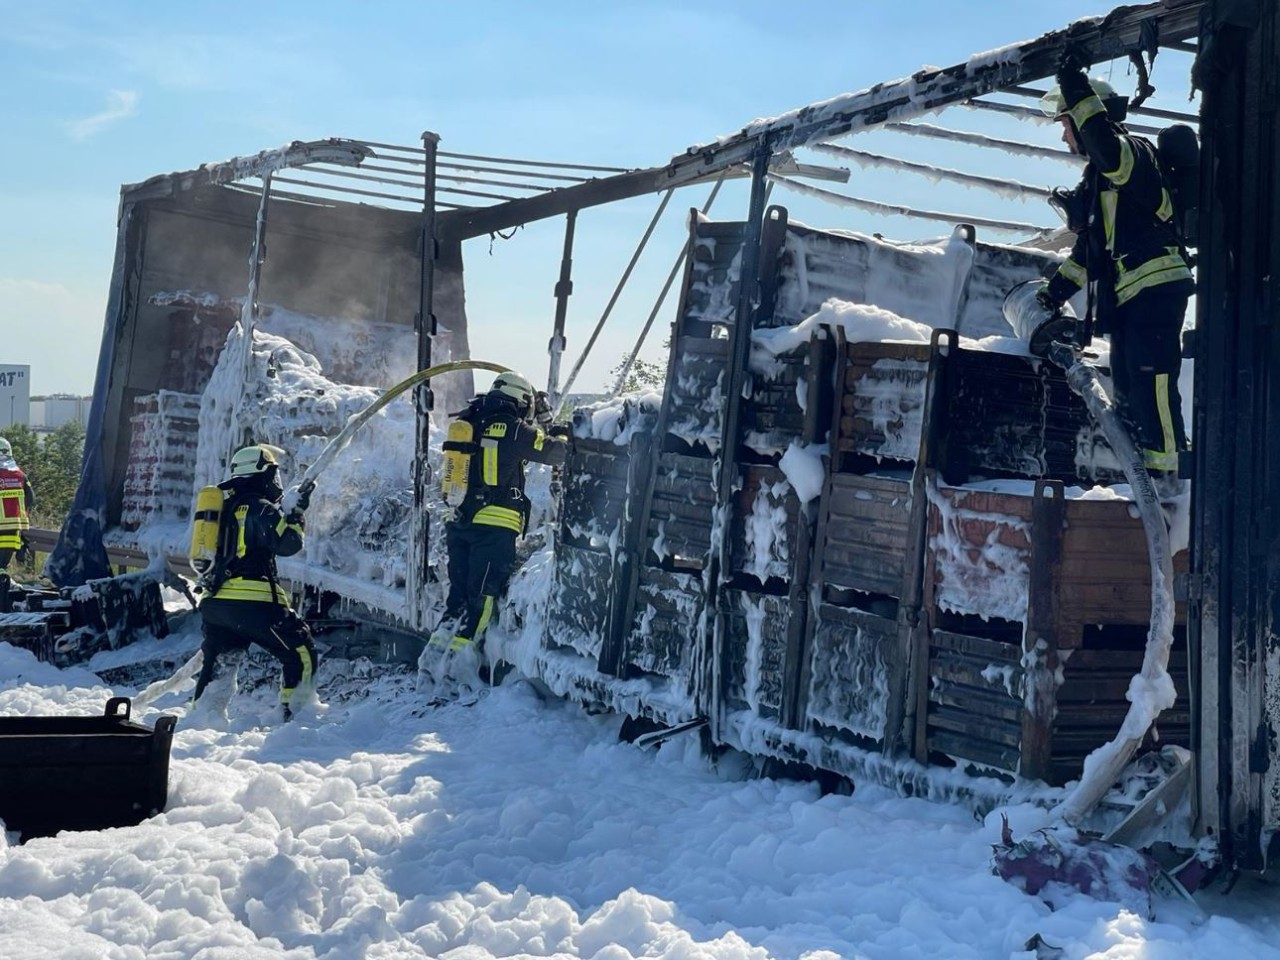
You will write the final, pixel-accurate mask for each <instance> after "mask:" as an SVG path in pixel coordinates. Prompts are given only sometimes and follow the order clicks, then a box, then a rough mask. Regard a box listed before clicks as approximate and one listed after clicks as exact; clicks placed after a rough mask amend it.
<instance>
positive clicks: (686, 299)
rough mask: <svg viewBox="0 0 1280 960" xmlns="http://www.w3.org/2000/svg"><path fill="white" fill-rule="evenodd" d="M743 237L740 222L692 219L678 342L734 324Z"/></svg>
mask: <svg viewBox="0 0 1280 960" xmlns="http://www.w3.org/2000/svg"><path fill="white" fill-rule="evenodd" d="M745 235H746V224H745V223H743V222H741V221H732V222H717V221H714V220H707V219H706V218H704V217H697V218H696V219H695V221H694V223H693V225H692V236H691V239H690V242H691V244H692V257H691V260H690V264H689V267H688V271H687V273H686V276H685V288H684V292H683V297H682V307H681V311H680V316H679V318H678V321H677V325H678V328H679V329H678V331H677V339H682V338H683V337H682V335H683V334H685V333H693V334H699V335H701V336H704V337H705V336H710V335H712V333H714V332H715V328H716V327H723V326H726V325H729V326H731V325H732V324H733V321H734V316H735V313H736V311H737V306H738V274H739V269H738V266H739V263H740V262H741V256H742V247H743V241H744V237H745Z"/></svg>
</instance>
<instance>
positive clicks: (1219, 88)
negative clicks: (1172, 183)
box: [1190, 0, 1280, 869]
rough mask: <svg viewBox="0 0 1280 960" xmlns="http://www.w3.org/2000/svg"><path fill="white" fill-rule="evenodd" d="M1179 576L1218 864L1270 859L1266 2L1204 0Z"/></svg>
mask: <svg viewBox="0 0 1280 960" xmlns="http://www.w3.org/2000/svg"><path fill="white" fill-rule="evenodd" d="M1206 6H1207V10H1206V16H1205V19H1204V23H1203V33H1202V36H1201V38H1200V44H1199V48H1200V53H1199V56H1198V57H1197V61H1196V64H1195V67H1194V69H1193V78H1194V79H1195V80H1196V81H1197V83H1198V84H1199V85H1200V86H1201V88H1202V89H1203V101H1202V107H1201V125H1200V130H1201V137H1202V160H1201V165H1200V166H1201V170H1202V171H1203V173H1202V176H1201V181H1200V185H1201V189H1200V211H1201V215H1200V216H1201V220H1200V251H1199V262H1198V265H1197V279H1198V289H1197V297H1196V304H1197V307H1196V309H1197V317H1196V334H1197V336H1196V349H1197V359H1196V371H1195V373H1196V388H1195V415H1194V437H1195V462H1194V468H1193V469H1194V476H1193V483H1192V487H1193V505H1192V506H1193V519H1192V553H1193V558H1194V559H1193V567H1192V576H1191V596H1192V598H1193V600H1192V611H1191V631H1190V640H1191V645H1192V649H1193V656H1194V657H1195V658H1196V664H1197V667H1198V669H1199V674H1200V677H1199V682H1198V683H1197V684H1196V696H1197V697H1198V707H1197V719H1198V721H1199V723H1200V724H1201V725H1202V731H1201V733H1200V735H1199V736H1198V737H1197V739H1196V751H1197V767H1196V776H1195V789H1194V794H1195V798H1196V813H1197V820H1198V823H1199V825H1200V826H1201V827H1202V828H1203V829H1205V830H1212V831H1213V832H1214V833H1215V834H1216V836H1217V837H1218V838H1219V840H1220V842H1221V843H1222V845H1223V848H1224V854H1225V857H1226V859H1227V862H1228V863H1231V864H1233V865H1235V866H1237V867H1243V868H1248V869H1262V868H1266V867H1267V866H1269V865H1274V863H1275V862H1276V858H1277V857H1280V738H1277V736H1276V730H1278V729H1280V630H1278V628H1277V623H1278V622H1280V514H1277V510H1276V504H1277V503H1278V502H1280V490H1278V489H1277V485H1278V484H1280V462H1277V458H1278V457H1280V378H1278V376H1277V373H1278V371H1280V327H1277V325H1276V322H1275V318H1276V317H1277V316H1278V315H1280V291H1278V289H1277V284H1276V281H1275V278H1276V277H1277V276H1280V243H1277V242H1276V234H1277V228H1278V227H1280V193H1278V192H1277V189H1276V164H1277V159H1278V158H1280V127H1278V126H1277V123H1276V107H1277V93H1276V91H1277V85H1278V84H1280V60H1278V58H1277V55H1276V51H1277V50H1280V16H1278V11H1277V9H1276V5H1275V4H1274V3H1262V2H1252V0H1232V2H1228V0H1213V2H1211V3H1208V4H1207V5H1206Z"/></svg>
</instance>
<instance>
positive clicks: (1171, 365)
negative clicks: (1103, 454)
mask: <svg viewBox="0 0 1280 960" xmlns="http://www.w3.org/2000/svg"><path fill="white" fill-rule="evenodd" d="M1186 311H1187V294H1186V293H1185V292H1183V293H1178V292H1166V291H1165V290H1164V289H1162V288H1161V287H1153V288H1151V289H1149V290H1144V291H1143V292H1142V293H1140V294H1138V295H1137V296H1136V297H1134V298H1133V299H1132V300H1130V301H1129V302H1128V303H1126V304H1124V305H1123V306H1120V307H1118V308H1117V309H1116V315H1115V322H1114V324H1113V325H1112V331H1111V379H1112V382H1113V383H1114V384H1115V392H1116V405H1117V407H1118V408H1119V412H1120V415H1121V416H1122V417H1124V419H1125V421H1126V422H1127V423H1128V424H1129V428H1130V429H1131V430H1132V431H1133V434H1134V437H1133V439H1134V443H1135V445H1136V446H1137V447H1138V448H1139V449H1140V450H1141V451H1142V455H1143V459H1144V461H1145V462H1146V465H1147V468H1148V469H1154V470H1164V471H1169V472H1173V471H1175V470H1177V469H1178V452H1179V451H1181V450H1184V449H1186V446H1187V433H1186V426H1185V424H1184V423H1183V418H1182V394H1181V392H1180V391H1179V389H1178V374H1179V373H1180V372H1181V369H1182V320H1183V316H1184V314H1185V313H1186Z"/></svg>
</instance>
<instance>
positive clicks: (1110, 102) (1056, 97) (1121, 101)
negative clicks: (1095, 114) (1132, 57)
mask: <svg viewBox="0 0 1280 960" xmlns="http://www.w3.org/2000/svg"><path fill="white" fill-rule="evenodd" d="M1089 86H1090V87H1092V88H1093V92H1094V95H1095V96H1097V98H1098V99H1099V100H1101V101H1102V105H1103V106H1104V107H1106V110H1107V116H1108V117H1110V118H1111V119H1112V120H1114V121H1116V122H1117V123H1123V122H1124V118H1125V117H1126V116H1127V115H1128V113H1129V98H1128V97H1126V96H1125V95H1124V94H1122V93H1117V92H1116V88H1115V87H1113V86H1112V85H1111V84H1109V83H1108V82H1107V81H1106V80H1103V79H1102V78H1101V77H1090V78H1089ZM1040 112H1041V113H1043V114H1044V115H1045V116H1046V117H1053V119H1055V120H1061V119H1063V118H1064V117H1070V116H1071V114H1070V113H1069V112H1068V110H1067V99H1066V97H1064V96H1063V95H1062V88H1061V87H1059V86H1058V85H1057V84H1054V86H1053V89H1052V90H1050V91H1049V92H1048V93H1046V94H1045V95H1044V96H1043V97H1041V98H1040Z"/></svg>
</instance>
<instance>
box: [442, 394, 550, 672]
mask: <svg viewBox="0 0 1280 960" xmlns="http://www.w3.org/2000/svg"><path fill="white" fill-rule="evenodd" d="M456 416H457V419H458V420H462V421H464V422H466V423H467V424H468V425H469V426H470V427H471V430H470V431H468V432H469V433H470V435H471V436H472V437H473V440H472V441H471V442H470V443H464V444H457V443H455V444H453V445H452V446H454V447H456V448H457V449H455V450H453V451H450V450H449V449H448V448H449V447H450V446H451V445H450V444H446V457H448V456H450V455H454V454H457V453H459V452H462V453H463V454H464V456H465V457H466V458H467V459H466V465H465V467H464V468H463V471H462V472H463V475H464V476H465V477H466V490H465V493H464V494H463V495H462V497H461V502H460V503H459V504H458V505H457V506H456V507H455V508H454V510H453V513H452V515H451V516H450V517H449V519H448V521H447V522H446V525H445V541H446V544H447V546H448V551H449V566H448V570H449V594H448V598H447V600H446V602H445V612H444V616H443V617H442V618H441V621H440V624H439V625H438V626H437V627H436V630H435V631H434V632H433V633H432V635H431V639H430V641H429V643H428V645H427V648H426V650H424V652H423V657H422V660H421V662H420V669H421V671H422V673H423V674H424V675H425V677H424V678H425V679H429V680H430V681H432V682H433V683H434V684H435V686H436V689H437V691H448V692H452V691H450V690H449V688H450V687H452V686H454V685H456V686H458V687H471V688H474V687H475V686H476V685H477V684H478V683H479V682H480V681H481V680H482V679H483V677H484V674H483V672H482V669H481V664H482V663H483V652H484V647H483V644H484V633H485V629H486V628H487V627H488V626H489V623H490V622H491V621H492V619H493V617H494V615H495V613H496V607H497V604H498V601H499V599H500V598H501V596H502V594H503V592H504V591H505V590H506V587H507V583H508V581H509V580H510V578H511V574H512V573H513V572H514V570H515V565H516V539H517V538H518V537H520V536H521V535H522V534H523V533H524V531H525V528H526V526H527V525H528V521H529V506H530V504H529V498H528V497H527V496H526V495H525V492H524V483H525V465H526V464H527V463H528V462H530V461H532V462H534V463H544V464H549V465H551V466H559V465H561V464H563V463H564V461H565V457H566V455H567V454H568V443H567V442H566V441H565V440H563V439H559V437H562V436H564V435H565V434H567V432H568V429H567V427H556V426H553V425H552V422H551V421H552V414H551V408H550V405H549V403H548V400H547V395H546V394H545V393H542V392H541V391H535V390H534V388H533V385H532V384H530V383H529V381H528V380H526V379H525V378H524V377H522V376H521V375H520V374H518V373H514V372H510V371H508V372H506V373H501V374H499V375H498V376H497V377H495V378H494V380H493V383H492V385H491V386H490V388H489V391H488V392H487V393H484V394H481V395H480V396H477V397H476V398H475V399H473V400H472V401H471V404H470V405H469V406H468V407H467V409H466V410H464V411H463V412H461V413H460V414H457V415H456ZM553 434H554V436H553ZM451 435H452V431H451Z"/></svg>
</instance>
